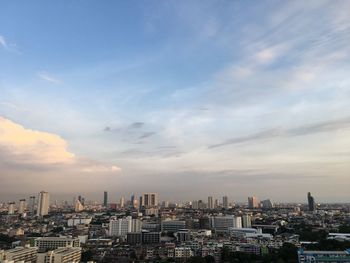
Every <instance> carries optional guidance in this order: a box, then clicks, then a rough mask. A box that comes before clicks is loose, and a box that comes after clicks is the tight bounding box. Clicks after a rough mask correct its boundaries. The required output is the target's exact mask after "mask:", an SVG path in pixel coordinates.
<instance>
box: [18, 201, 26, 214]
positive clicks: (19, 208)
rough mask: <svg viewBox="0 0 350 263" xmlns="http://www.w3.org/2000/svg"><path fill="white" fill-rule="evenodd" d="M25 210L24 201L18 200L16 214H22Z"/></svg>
mask: <svg viewBox="0 0 350 263" xmlns="http://www.w3.org/2000/svg"><path fill="white" fill-rule="evenodd" d="M25 210H26V200H25V199H21V200H19V207H18V213H19V214H23V213H24V211H25Z"/></svg>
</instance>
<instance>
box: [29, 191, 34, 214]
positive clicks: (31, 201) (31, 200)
mask: <svg viewBox="0 0 350 263" xmlns="http://www.w3.org/2000/svg"><path fill="white" fill-rule="evenodd" d="M34 211H35V196H31V197H29V213H30V215H32V216H33V215H34Z"/></svg>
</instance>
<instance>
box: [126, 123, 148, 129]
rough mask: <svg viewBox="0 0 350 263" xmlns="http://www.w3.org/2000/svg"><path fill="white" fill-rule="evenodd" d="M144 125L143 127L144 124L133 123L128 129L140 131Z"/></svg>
mask: <svg viewBox="0 0 350 263" xmlns="http://www.w3.org/2000/svg"><path fill="white" fill-rule="evenodd" d="M144 125H145V123H144V122H134V123H131V124H130V125H129V127H128V128H130V129H140V128H142V127H143V126H144Z"/></svg>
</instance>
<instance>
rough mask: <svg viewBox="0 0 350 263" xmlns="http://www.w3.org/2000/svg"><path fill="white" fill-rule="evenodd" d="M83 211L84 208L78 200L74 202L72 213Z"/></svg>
mask: <svg viewBox="0 0 350 263" xmlns="http://www.w3.org/2000/svg"><path fill="white" fill-rule="evenodd" d="M83 210H84V206H83V204H82V203H81V202H80V200H79V199H76V200H75V204H74V211H75V212H81V211H83Z"/></svg>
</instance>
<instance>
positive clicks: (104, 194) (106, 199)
mask: <svg viewBox="0 0 350 263" xmlns="http://www.w3.org/2000/svg"><path fill="white" fill-rule="evenodd" d="M107 205H108V192H107V191H104V192H103V206H104V207H107Z"/></svg>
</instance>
